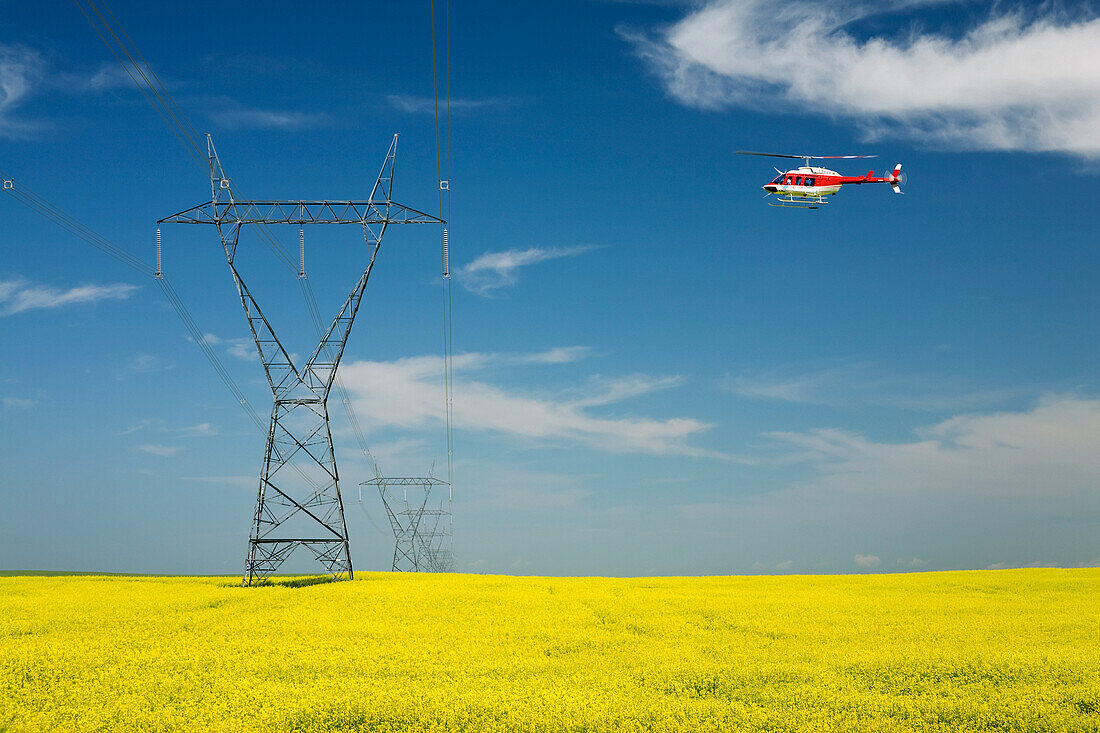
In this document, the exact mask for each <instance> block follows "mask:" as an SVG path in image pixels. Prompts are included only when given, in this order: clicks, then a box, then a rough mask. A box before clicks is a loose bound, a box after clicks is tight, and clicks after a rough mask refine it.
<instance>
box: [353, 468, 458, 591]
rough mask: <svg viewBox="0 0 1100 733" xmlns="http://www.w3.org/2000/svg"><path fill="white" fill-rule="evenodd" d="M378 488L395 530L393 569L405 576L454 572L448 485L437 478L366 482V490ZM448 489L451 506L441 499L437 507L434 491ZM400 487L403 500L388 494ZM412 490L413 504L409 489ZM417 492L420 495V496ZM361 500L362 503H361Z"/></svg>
mask: <svg viewBox="0 0 1100 733" xmlns="http://www.w3.org/2000/svg"><path fill="white" fill-rule="evenodd" d="M364 486H374V487H377V488H378V493H379V494H380V495H381V497H382V504H384V505H385V507H386V515H387V516H388V517H389V520H390V527H391V528H393V537H394V548H393V569H394V570H395V571H404V572H429V573H445V572H448V571H450V570H452V569H453V566H454V556H453V552H452V550H451V510H450V489H451V485H450V484H448V483H447V482H446V481H442V480H440V479H437V478H434V477H431V476H429V477H426V478H389V477H387V478H383V477H381V476H379V477H377V478H373V479H371V480H369V481H364V482H362V483H361V484H359V487H360V488H359V490H360V492H362V487H364ZM437 486H440V487H442V486H446V487H447V505H446V506H445V505H444V504H443V499H442V498H439V501H438V503H436V501H435V498H434V497H432V489H433V488H435V487H437ZM392 487H399V488H401V489H402V491H401V495H400V497H398V496H395V495H394V494H393V493H387V489H389V488H392ZM410 487H411V488H412V490H413V491H412V494H413V495H412V497H411V500H410V497H409V489H410ZM417 489H419V490H420V491H419V492H418V491H417ZM360 500H361V499H360Z"/></svg>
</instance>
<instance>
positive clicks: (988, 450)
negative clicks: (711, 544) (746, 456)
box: [676, 395, 1100, 569]
mask: <svg viewBox="0 0 1100 733" xmlns="http://www.w3.org/2000/svg"><path fill="white" fill-rule="evenodd" d="M770 436H771V437H772V438H773V439H774V440H775V441H777V443H778V445H779V447H780V449H781V450H785V451H789V452H790V455H791V456H792V457H793V458H796V459H799V460H800V461H801V462H802V465H803V467H804V468H805V472H804V473H803V475H801V476H799V475H792V477H791V478H789V479H788V480H786V481H783V482H779V483H778V484H777V485H775V486H774V487H773V488H771V489H770V490H763V491H762V490H756V489H754V490H751V491H748V492H736V493H735V497H736V498H732V499H730V500H729V501H713V502H700V503H691V504H683V505H680V506H677V507H676V510H677V512H678V513H679V515H680V517H681V518H682V521H685V522H691V523H694V524H696V525H697V526H698V527H699V528H700V531H707V530H709V529H710V528H713V529H714V530H715V531H722V532H729V533H735V534H736V533H739V534H742V535H744V536H745V537H752V538H753V541H754V542H756V543H758V544H759V545H760V546H761V547H764V548H769V549H771V550H772V551H774V552H776V553H777V554H778V552H784V551H789V550H784V549H782V548H783V547H784V545H782V543H779V542H778V540H777V539H775V538H778V537H781V536H786V535H784V533H789V532H790V531H797V532H800V533H801V534H802V535H803V536H804V537H805V538H806V542H805V544H804V546H803V552H805V553H806V554H804V555H803V556H802V557H799V558H796V562H797V563H799V565H800V566H801V567H812V566H813V562H814V561H816V560H819V559H821V558H822V557H824V558H826V559H831V560H832V561H834V562H837V563H841V562H843V561H845V560H848V561H850V562H854V559H853V558H854V555H856V554H858V555H867V556H869V555H871V554H872V552H869V550H873V554H875V555H878V556H879V557H880V560H881V558H882V557H886V556H887V555H886V553H887V552H889V553H890V554H889V556H894V557H902V558H903V560H902V561H901V562H899V563H898V567H903V568H904V567H908V568H917V567H931V568H932V569H935V568H937V567H942V566H941V565H938V563H942V562H944V559H943V558H945V557H948V556H949V557H951V558H952V559H951V561H950V562H951V566H953V567H959V566H960V565H961V566H963V567H966V566H969V567H985V566H986V565H988V564H989V563H990V562H993V561H1002V562H1005V563H1016V564H1023V563H1027V562H1030V561H1032V560H1035V559H1041V560H1044V561H1048V560H1049V561H1058V562H1060V563H1065V564H1074V563H1078V562H1081V561H1083V560H1088V559H1090V558H1092V557H1094V556H1095V552H1094V551H1093V550H1092V549H1091V548H1087V549H1086V552H1088V553H1089V554H1087V555H1079V556H1075V555H1074V554H1073V552H1074V550H1073V549H1072V548H1071V547H1070V546H1068V545H1067V544H1066V543H1065V542H1064V541H1063V540H1062V538H1061V537H1060V535H1064V534H1065V533H1066V532H1067V531H1070V530H1072V531H1075V532H1076V531H1085V530H1084V529H1083V528H1086V527H1092V526H1094V525H1095V523H1096V522H1097V521H1100V488H1098V484H1097V476H1100V399H1091V398H1087V397H1082V396H1077V395H1048V396H1045V397H1042V398H1040V399H1038V400H1037V401H1036V402H1035V403H1034V404H1033V405H1032V406H1031V407H1029V408H1028V409H1024V410H1019V411H1004V412H987V413H967V414H960V415H957V416H955V417H951V418H949V419H946V420H942V421H940V422H937V423H935V424H932V425H930V426H928V427H925V428H922V429H919V430H917V431H915V433H914V435H913V436H912V437H911V438H910V439H908V440H902V441H896V442H890V441H880V440H873V439H870V438H868V437H866V436H864V435H861V434H859V433H854V432H851V431H845V430H838V429H836V428H819V429H813V430H808V431H798V432H781V433H771V434H770ZM1021 532H1026V533H1027V534H1028V538H1029V539H1028V542H1027V543H1024V544H1023V545H1021V544H1020V543H1019V536H1020V533H1021ZM811 538H814V539H811ZM976 538H979V539H980V540H981V541H976ZM871 542H873V543H874V545H873V546H872V547H868V544H869V543H871ZM813 543H816V546H815V545H814V544H813ZM991 547H997V548H998V549H996V550H995V554H994V556H993V557H990V556H989V555H988V554H986V553H987V552H988V551H989V549H990V548H991ZM1086 547H1087V546H1086ZM927 553H931V554H932V555H933V557H929V556H928V554H927ZM1040 553H1042V554H1045V555H1046V556H1045V557H1040V556H1039V555H1040ZM914 556H915V557H917V558H923V559H924V561H927V563H928V565H927V566H925V565H921V564H920V562H917V561H916V560H905V559H904V558H913V557H914ZM936 556H938V557H936ZM867 562H870V560H867Z"/></svg>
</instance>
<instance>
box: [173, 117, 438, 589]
mask: <svg viewBox="0 0 1100 733" xmlns="http://www.w3.org/2000/svg"><path fill="white" fill-rule="evenodd" d="M206 148H207V157H208V159H209V164H210V201H209V202H208V203H203V204H200V205H199V206H195V207H192V208H190V209H187V210H185V211H181V212H179V213H178V214H174V215H172V216H169V217H166V218H164V219H161V220H160V221H159V222H158V224H212V225H214V227H215V228H216V229H217V231H218V236H219V238H220V239H221V245H222V249H223V250H224V252H225V257H226V261H227V262H228V263H229V270H230V272H231V273H232V275H233V282H234V283H235V284H236V286H237V293H238V295H239V296H240V299H241V305H242V306H243V307H244V313H245V316H246V318H247V319H248V327H249V330H250V331H251V332H252V337H253V339H254V340H255V342H256V349H257V351H258V352H259V355H260V361H261V363H262V364H263V367H264V373H265V374H266V376H267V383H268V385H269V386H270V387H271V392H272V395H273V396H274V403H273V405H272V410H271V421H270V425H269V429H268V434H267V447H266V448H265V450H264V460H263V468H262V469H261V471H260V487H259V492H258V494H257V497H256V511H255V514H254V515H253V519H252V530H251V533H250V535H249V540H248V556H247V559H246V561H245V568H244V578H243V582H242V584H243V585H252V584H253V582H259V583H262V582H263V581H264V580H266V579H267V577H268V576H270V575H271V574H272V573H274V572H275V571H276V570H277V569H278V568H279V566H280V565H282V563H283V562H284V561H286V560H287V558H289V557H290V555H291V554H292V553H293V552H294V550H296V549H297V548H299V547H305V548H306V549H307V550H309V551H310V552H311V553H312V554H313V556H314V557H315V558H316V560H317V561H319V562H320V563H321V565H323V566H324V568H325V570H326V571H327V572H328V574H329V575H331V576H332V577H334V578H340V577H343V576H345V575H346V577H347V578H348V579H349V580H350V579H352V578H353V577H354V576H353V569H352V562H351V549H350V546H349V544H348V532H347V524H346V522H345V521H344V504H343V500H342V498H341V496H340V477H339V472H338V471H337V468H336V456H335V453H334V452H333V447H332V431H331V429H330V427H329V413H328V397H329V392H330V391H331V390H332V385H333V381H334V380H335V378H336V370H337V368H338V367H339V365H340V359H341V357H342V355H343V353H344V347H345V345H346V344H347V339H348V335H349V334H350V333H351V327H352V324H353V322H354V321H355V315H356V313H357V311H358V310H359V304H360V302H361V301H362V298H363V291H364V290H365V289H366V286H367V280H368V279H369V278H370V273H371V270H372V269H373V267H374V262H375V258H376V257H377V256H378V250H379V248H380V246H381V244H382V236H383V235H384V234H385V232H386V228H387V227H388V226H389V225H390V224H441V223H443V222H442V220H441V219H439V218H437V217H434V216H431V215H430V214H426V213H424V212H422V211H417V210H416V209H412V208H410V207H407V206H403V205H401V204H398V203H395V202H394V201H393V200H392V198H391V192H392V188H393V173H394V165H395V163H396V160H397V135H394V137H393V142H392V143H390V147H389V151H388V152H387V154H386V160H385V162H384V163H383V164H382V170H381V171H380V172H379V174H378V178H377V179H376V180H375V183H374V187H373V188H372V189H371V195H370V198H369V199H367V200H365V201H240V200H237V199H236V198H235V197H234V195H233V188H232V186H231V184H230V179H229V177H228V176H227V175H226V174H225V171H224V169H223V168H222V164H221V161H220V160H219V159H218V154H217V152H216V151H215V150H214V144H213V142H212V141H211V139H210V136H209V135H207V136H206ZM249 224H253V225H260V226H261V227H262V226H264V225H268V224H297V225H299V226H304V225H306V224H359V225H360V226H362V228H363V236H364V239H365V240H366V245H367V263H366V266H365V267H364V269H363V271H362V274H361V275H360V277H359V280H358V282H356V284H355V286H354V287H352V289H351V293H350V294H349V295H348V296H347V298H346V299H345V301H344V304H343V306H342V307H341V308H340V310H339V312H338V313H337V314H336V316H335V318H333V320H332V323H331V325H329V327H328V330H327V331H325V332H324V333H323V335H322V336H321V340H320V342H319V343H318V344H317V347H316V348H315V349H314V350H313V352H312V353H311V354H310V356H309V358H308V359H307V360H306V361H305V363H304V364H295V363H294V360H293V359H292V358H291V355H290V352H288V351H287V350H286V349H285V348H284V347H283V344H282V343H281V342H280V341H279V338H278V336H276V334H275V329H274V328H273V327H272V325H271V323H270V322H269V321H268V319H267V318H266V317H265V316H264V314H263V311H262V310H261V309H260V305H259V303H257V302H256V299H255V298H254V297H253V295H252V292H251V291H250V290H249V288H248V286H247V285H246V284H245V280H244V278H243V277H242V276H241V273H240V271H239V270H238V269H237V267H236V265H235V264H234V261H235V256H236V253H237V244H238V241H239V238H240V234H241V230H242V228H243V227H245V226H246V225H249ZM158 231H159V230H158ZM303 262H304V255H303Z"/></svg>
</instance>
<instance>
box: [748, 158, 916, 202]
mask: <svg viewBox="0 0 1100 733" xmlns="http://www.w3.org/2000/svg"><path fill="white" fill-rule="evenodd" d="M900 168H901V166H900V165H899V166H898V169H900ZM898 169H895V170H894V173H893V174H892V175H891V174H888V175H886V176H883V177H880V178H876V177H875V173H874V171H867V175H865V176H842V175H840V174H839V173H837V172H836V171H833V170H829V169H828V168H818V167H816V166H801V167H799V168H795V169H793V170H789V171H786V172H785V173H780V174H779V175H778V176H776V177H775V178H774V179H772V180H771V181H770V182H769V183H766V184H764V186H763V188H764V190H765V191H767V192H768V193H777V194H781V195H783V196H791V197H795V198H811V197H812V198H819V197H821V196H830V195H833V194H835V193H836V192H837V191H839V190H840V187H841V186H844V185H859V184H861V183H890V184H896V183H897V182H898Z"/></svg>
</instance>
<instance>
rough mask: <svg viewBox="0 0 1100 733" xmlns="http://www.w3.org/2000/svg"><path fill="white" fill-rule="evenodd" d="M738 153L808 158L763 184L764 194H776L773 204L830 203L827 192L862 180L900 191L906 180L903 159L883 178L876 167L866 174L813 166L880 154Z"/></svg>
mask: <svg viewBox="0 0 1100 733" xmlns="http://www.w3.org/2000/svg"><path fill="white" fill-rule="evenodd" d="M737 154H738V155H763V156H765V157H768V158H795V159H800V160H804V161H806V164H805V165H803V166H800V167H798V168H795V169H793V170H789V171H781V170H779V169H778V168H776V169H775V172H776V173H778V174H779V175H778V176H776V177H775V178H774V179H772V180H771V182H769V183H766V184H764V187H763V188H764V190H765V191H767V193H766V194H764V195H765V196H771V195H772V194H777V195H778V196H779V198H778V199H777V201H776V203H772V202H771V201H769V202H768V204H769V205H771V206H786V207H789V208H796V209H816V208H818V207H819V206H820V205H823V204H827V203H829V202H828V201H826V200H825V197H826V196H832V195H834V194H836V192H837V191H839V190H840V187H841V186H844V185H846V184H847V185H851V184H855V185H858V184H861V183H889V184H890V187H891V188H892V189H894V193H901V185H900V184H902V183H904V182H905V179H904V177H903V176H902V173H901V163H898V164H897V165H896V166H894V170H893V172H892V173H888V174H886V175H884V176H882V177H881V178H876V177H875V172H874V171H867V175H865V176H842V175H840V174H839V173H837V172H836V171H832V170H829V169H828V168H818V167H816V166H811V165H810V161H811V160H830V159H834V160H835V159H843V160H849V159H852V158H877V157H878V156H877V155H782V154H779V153H756V152H753V151H751V150H738V151H737Z"/></svg>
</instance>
